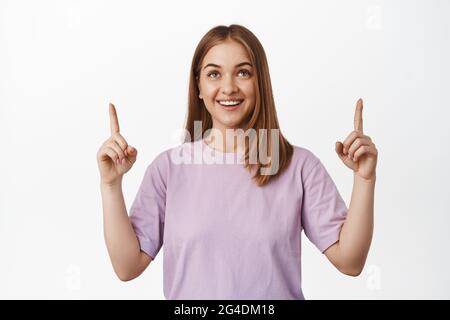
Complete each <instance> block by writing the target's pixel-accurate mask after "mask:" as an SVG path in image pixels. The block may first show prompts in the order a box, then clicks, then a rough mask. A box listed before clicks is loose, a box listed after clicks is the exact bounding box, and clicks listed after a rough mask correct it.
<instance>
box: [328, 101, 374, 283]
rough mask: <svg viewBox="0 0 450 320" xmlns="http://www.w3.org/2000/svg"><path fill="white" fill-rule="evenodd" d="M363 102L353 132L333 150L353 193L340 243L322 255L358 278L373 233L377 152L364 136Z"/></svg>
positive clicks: (355, 118)
mask: <svg viewBox="0 0 450 320" xmlns="http://www.w3.org/2000/svg"><path fill="white" fill-rule="evenodd" d="M362 109H363V103H362V99H359V100H358V102H357V103H356V110H355V117H354V131H352V132H351V133H350V134H349V135H348V137H347V138H346V139H345V140H344V142H343V143H341V142H336V146H335V150H336V153H337V154H338V156H339V158H340V159H341V160H342V162H343V163H344V164H345V165H346V166H347V167H348V168H350V169H351V170H353V173H354V175H353V191H352V198H351V201H350V206H349V209H348V212H347V217H346V220H345V222H344V224H343V225H342V228H341V232H340V234H339V241H337V242H336V243H335V244H334V245H332V246H331V247H329V248H328V249H327V250H325V252H324V253H325V255H326V256H327V258H328V259H329V260H330V261H331V263H333V264H334V265H335V266H336V268H337V269H338V270H340V271H341V272H343V273H345V274H348V275H351V276H357V275H359V274H360V273H361V271H362V269H363V268H364V264H365V262H366V258H367V254H368V252H369V248H370V243H371V241H372V234H373V214H374V213H373V211H374V193H375V180H376V166H377V159H378V150H377V148H376V147H375V144H374V143H373V142H372V139H371V138H370V137H369V136H367V135H364V133H363V120H362Z"/></svg>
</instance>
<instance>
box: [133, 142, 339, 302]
mask: <svg viewBox="0 0 450 320" xmlns="http://www.w3.org/2000/svg"><path fill="white" fill-rule="evenodd" d="M240 155H241V153H222V152H219V151H217V150H215V149H213V148H212V147H211V146H209V145H208V144H206V143H205V142H204V140H198V141H196V142H193V143H184V144H183V145H181V146H179V147H176V148H172V149H169V150H166V151H164V152H162V153H161V154H159V155H158V156H157V157H156V158H155V159H154V160H153V162H152V163H151V164H150V165H149V166H148V167H147V169H146V172H145V175H144V178H143V181H142V183H141V185H140V188H139V190H138V192H137V195H136V198H135V200H134V202H133V204H132V206H131V209H130V220H131V223H132V225H133V228H134V230H135V232H136V235H137V237H138V240H139V243H140V247H141V250H142V251H144V252H146V253H147V254H148V255H150V256H151V257H153V258H155V257H156V255H157V254H158V252H159V250H160V249H161V247H162V245H163V244H164V250H163V253H164V260H163V269H164V295H165V297H166V298H167V299H303V298H304V297H303V293H302V289H301V231H302V229H303V230H304V231H305V234H306V236H307V237H308V238H309V240H310V241H311V242H312V243H313V244H314V245H315V246H316V247H317V248H318V249H319V250H320V251H321V252H323V251H325V250H326V249H327V248H328V247H329V246H330V245H332V244H333V243H335V242H336V241H337V240H338V239H339V232H340V228H341V226H342V223H343V222H344V221H345V217H346V214H347V206H346V204H345V202H344V201H343V199H342V197H341V196H340V194H339V192H338V190H337V188H336V186H335V184H334V182H333V180H332V179H331V177H330V175H329V174H328V172H327V171H326V169H325V167H324V166H323V164H322V163H321V162H320V160H319V159H318V158H317V157H316V156H315V155H314V154H313V153H312V152H310V151H308V150H307V149H305V148H301V147H297V146H294V153H293V157H292V160H291V162H290V164H289V166H288V168H287V169H286V170H284V171H283V172H282V173H281V174H280V175H278V176H277V177H275V178H274V179H273V180H271V181H270V182H269V184H267V185H265V186H263V187H258V186H257V185H256V184H255V183H254V181H253V180H252V179H251V175H250V172H249V171H248V170H247V169H246V168H244V166H243V165H242V163H236V161H230V159H231V157H233V158H234V159H238V158H235V157H239V156H240ZM230 163H231V164H230Z"/></svg>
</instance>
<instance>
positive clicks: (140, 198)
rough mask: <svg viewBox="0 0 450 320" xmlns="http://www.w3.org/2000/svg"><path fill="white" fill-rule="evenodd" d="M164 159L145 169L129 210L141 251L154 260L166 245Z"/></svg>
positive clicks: (159, 158)
mask: <svg viewBox="0 0 450 320" xmlns="http://www.w3.org/2000/svg"><path fill="white" fill-rule="evenodd" d="M161 160H162V159H161V157H158V158H156V159H155V160H154V161H153V162H152V163H151V164H150V165H149V166H148V167H147V169H146V171H145V174H144V178H143V180H142V182H141V185H140V187H139V190H138V192H137V194H136V197H135V199H134V201H133V204H132V205H131V208H130V222H131V225H132V226H133V229H134V231H135V233H136V236H137V238H138V240H139V245H140V248H141V250H142V251H144V252H145V253H147V254H148V255H150V256H151V257H152V258H153V259H154V258H155V257H156V255H157V254H158V252H159V250H160V249H161V247H162V245H163V237H164V218H165V209H166V170H165V168H164V165H163V162H162V161H161Z"/></svg>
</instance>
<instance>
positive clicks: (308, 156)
mask: <svg viewBox="0 0 450 320" xmlns="http://www.w3.org/2000/svg"><path fill="white" fill-rule="evenodd" d="M292 147H293V154H292V161H293V162H294V163H295V164H297V165H302V166H305V165H312V166H313V165H315V164H316V163H318V162H319V161H320V159H319V157H318V156H317V155H316V154H315V153H314V152H312V151H311V150H310V149H308V148H306V147H300V146H297V145H292Z"/></svg>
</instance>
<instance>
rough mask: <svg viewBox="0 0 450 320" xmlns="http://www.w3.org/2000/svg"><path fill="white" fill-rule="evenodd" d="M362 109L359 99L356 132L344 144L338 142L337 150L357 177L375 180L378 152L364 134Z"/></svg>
mask: <svg viewBox="0 0 450 320" xmlns="http://www.w3.org/2000/svg"><path fill="white" fill-rule="evenodd" d="M362 109H363V102H362V99H359V100H358V102H357V103H356V110H355V120H354V126H355V130H354V131H352V132H351V133H350V134H349V135H348V136H347V138H346V139H345V140H344V143H342V142H339V141H337V142H336V146H335V150H336V153H337V154H338V156H339V158H340V159H341V160H342V162H343V163H344V164H345V165H346V166H347V167H349V168H350V169H352V170H353V172H354V173H355V175H358V176H360V177H361V178H363V179H366V180H375V178H376V173H375V171H376V167H377V158H378V150H377V148H376V147H375V144H374V143H373V142H372V139H371V138H370V137H369V136H366V135H364V134H363V120H362Z"/></svg>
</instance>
